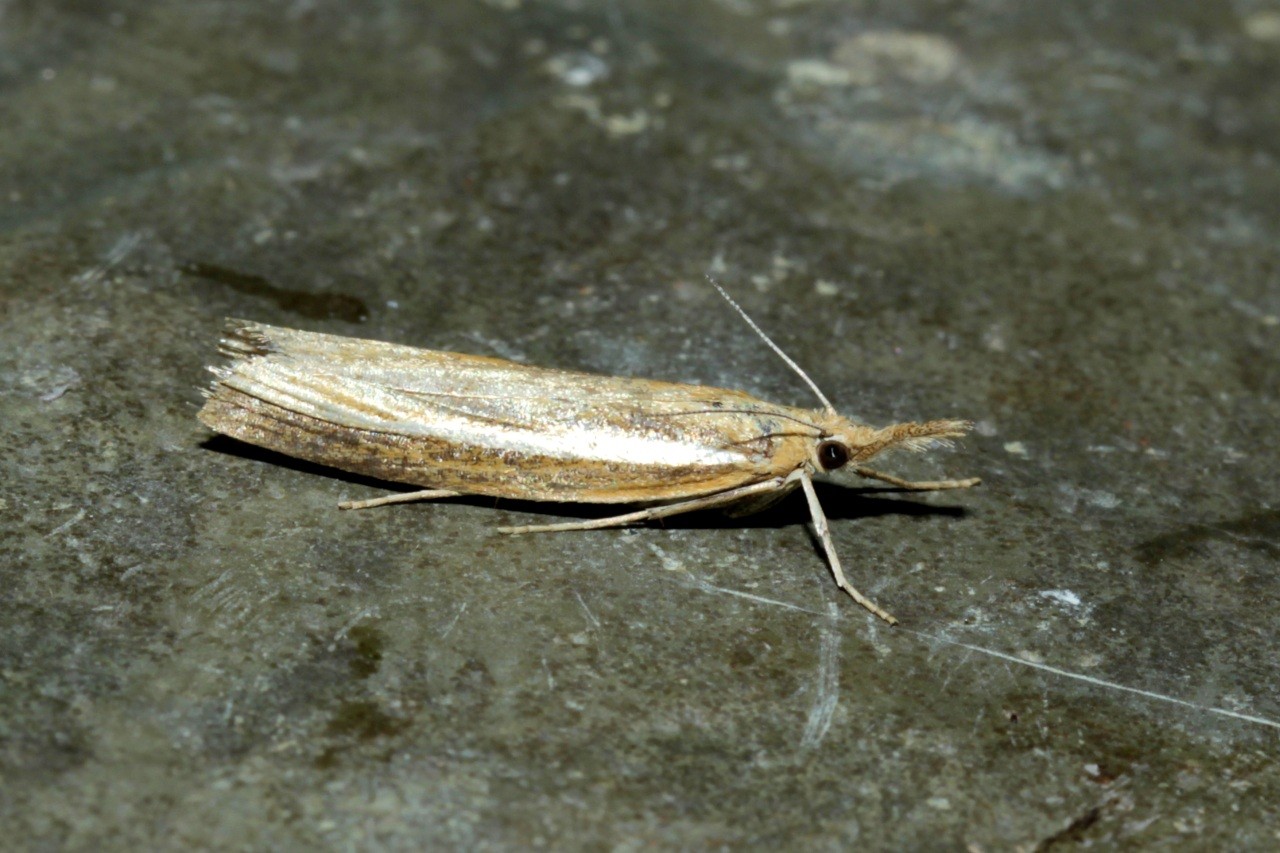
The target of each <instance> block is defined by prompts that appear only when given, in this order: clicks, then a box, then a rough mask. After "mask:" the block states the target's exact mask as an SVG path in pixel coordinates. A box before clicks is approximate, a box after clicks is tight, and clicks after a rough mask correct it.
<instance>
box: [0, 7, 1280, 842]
mask: <svg viewBox="0 0 1280 853" xmlns="http://www.w3.org/2000/svg"><path fill="white" fill-rule="evenodd" d="M355 8H356V7H355V6H352V5H351V4H345V3H337V2H331V0H293V2H279V3H258V2H247V0H237V1H236V2H211V3H200V4H193V3H184V2H177V0H155V1H154V2H147V0H135V2H116V3H110V2H107V3H85V2H70V0H67V1H66V2H52V3H46V2H9V3H2V4H0V122H2V126H3V128H4V130H3V132H2V133H0V204H2V205H3V207H0V210H2V211H3V213H2V214H0V294H2V297H0V311H2V312H3V316H2V318H0V323H2V327H3V333H2V335H0V435H3V441H2V442H0V464H2V468H0V471H2V476H3V479H4V483H5V487H4V490H3V493H0V553H2V554H3V560H2V561H0V566H2V571H3V585H4V591H3V594H2V595H0V777H2V779H3V781H2V782H0V785H2V787H0V830H2V831H3V837H4V838H5V839H6V840H7V843H10V844H14V845H15V846H18V847H21V848H27V849H120V850H123V849H142V848H151V849H157V848H170V849H172V848H178V847H203V848H213V847H218V848H222V849H265V848H279V849H304V848H305V849H309V848H314V847H322V848H328V849H390V850H395V849H402V850H413V849H421V848H423V847H424V846H434V847H445V848H454V849H515V848H521V847H526V846H549V847H555V848H559V849H610V850H630V849H638V848H645V847H661V848H696V849H709V848H716V849H718V848H722V847H723V848H731V849H744V848H759V849H772V848H775V847H778V846H788V847H793V848H796V849H814V850H824V849H826V850H835V849H849V848H850V847H853V846H858V847H860V848H862V849H917V850H956V849H969V850H1028V851H1030V850H1045V849H1050V848H1053V849H1069V848H1071V847H1073V846H1083V845H1089V844H1092V845H1104V844H1106V845H1109V844H1116V843H1119V844H1124V845H1128V846H1132V847H1156V846H1162V847H1165V848H1171V847H1172V848H1180V849H1234V850H1243V849H1273V848H1274V847H1275V846H1277V845H1280V836H1278V835H1277V829H1276V827H1277V826H1280V815H1278V814H1277V811H1280V806H1278V805H1277V804H1280V771H1278V770H1277V767H1276V755H1277V744H1278V742H1280V726H1278V725H1277V723H1276V722H1274V721H1276V720H1280V677H1278V676H1280V664H1278V663H1277V661H1280V637H1278V630H1277V628H1278V625H1280V622H1278V617H1280V572H1278V570H1277V559H1276V558H1277V554H1278V553H1280V503H1278V495H1277V488H1276V484H1277V481H1278V476H1277V475H1278V473H1280V458H1278V455H1277V451H1276V426H1275V425H1276V423H1277V418H1278V416H1280V405H1278V401H1277V389H1278V388H1280V370H1278V369H1277V366H1278V363H1280V362H1278V360H1277V336H1280V249H1278V248H1277V247H1278V246H1280V214H1278V213H1277V211H1280V171H1278V169H1277V162H1278V160H1280V7H1277V6H1276V5H1275V4H1274V3H1272V4H1267V3H1262V2H1250V0H1236V2H1225V0H1181V2H1161V3H1118V2H1110V3H1105V2H1081V3H1055V2H1038V3H1021V2H1016V3H1015V2H1008V0H1005V2H999V0H996V2H988V3H983V4H960V3H936V2H924V0H911V2H903V3H894V4H887V3H869V2H833V1H832V2H824V0H810V1H809V2H806V0H720V2H704V3H676V2H659V0H647V2H628V3H623V2H585V0H583V2H569V0H562V1H561V2H529V1H528V0H526V2H520V1H519V0H489V2H479V0H476V2H461V1H460V2H451V3H444V2H435V3H427V2H422V3H409V2H400V3H396V2H382V3H377V4H372V5H370V6H365V7H361V9H362V11H360V12H356V11H354V9H355ZM367 9H372V10H373V11H367ZM704 271H713V272H715V273H717V274H718V275H719V276H720V277H721V278H722V279H723V280H724V282H725V283H726V284H727V285H728V286H729V287H730V288H731V289H732V290H733V291H734V292H735V293H736V294H738V295H739V297H740V298H741V301H742V302H743V303H744V305H745V306H746V307H747V309H748V310H750V311H751V312H753V314H754V315H755V317H756V319H757V320H758V321H759V322H760V323H761V325H763V326H764V327H765V328H766V329H768V330H770V331H772V332H773V333H774V335H775V337H776V338H777V339H778V340H779V342H780V343H781V344H782V345H783V346H785V347H786V348H787V349H788V350H789V351H790V353H791V354H792V355H793V356H794V357H795V358H796V359H797V360H798V361H799V362H800V363H801V364H803V365H805V366H807V368H808V369H809V371H810V372H811V373H812V375H813V377H814V378H815V380H816V381H817V382H818V383H819V384H820V385H821V386H822V387H823V388H824V389H825V390H826V392H827V394H828V395H829V396H831V397H832V398H833V399H834V400H836V401H837V402H838V404H840V405H841V406H842V407H844V408H845V409H846V411H847V413H849V414H852V415H856V416H859V417H861V418H864V419H866V420H867V421H869V422H872V423H877V424H879V423H883V422H888V421H890V420H895V419H909V418H921V417H922V418H928V417H952V416H957V417H969V418H972V419H973V420H975V421H976V422H977V423H978V434H977V435H975V437H974V438H973V439H972V440H970V441H967V442H965V443H964V444H963V445H962V446H961V447H959V448H958V449H957V450H955V451H951V452H945V453H935V454H933V455H931V456H929V457H924V458H910V459H899V460H897V461H896V463H894V464H892V465H886V466H885V467H886V468H891V469H892V470H895V471H898V472H900V473H904V474H906V475H909V476H917V477H932V476H938V475H944V474H945V475H951V476H966V475H981V476H982V477H984V478H985V479H986V482H985V484H984V485H983V486H982V487H981V488H980V489H977V490H974V491H972V492H969V493H955V494H938V495H932V496H923V497H921V496H909V495H903V494H899V493H891V492H889V493H886V492H884V491H879V490H875V489H866V488H864V487H862V486H858V484H846V485H840V484H835V485H829V486H827V487H825V488H824V489H823V491H822V498H823V500H824V502H825V504H826V506H827V511H828V513H829V514H830V515H831V517H832V519H833V528H834V536H835V539H836V542H837V545H838V547H839V548H840V549H841V550H842V552H843V555H844V558H845V562H846V564H847V565H848V568H849V572H850V575H851V577H852V579H853V580H854V582H855V583H856V584H858V585H859V586H861V587H862V588H863V589H864V590H865V591H866V592H868V593H871V594H873V595H874V597H875V598H876V599H877V600H878V601H879V602H880V603H882V604H883V605H884V606H886V607H887V608H889V609H890V610H891V611H893V612H894V613H896V614H897V615H898V616H899V617H901V618H902V620H903V623H904V624H903V626H902V628H900V629H887V628H885V627H884V626H882V625H880V624H877V623H876V622H875V620H873V619H872V618H871V617H869V616H868V615H867V614H866V613H864V612H862V611H860V610H859V609H858V608H856V607H854V606H852V604H851V603H850V602H848V601H846V600H844V599H843V598H842V597H841V595H840V594H839V593H838V591H837V590H836V589H835V587H834V586H833V584H832V583H831V582H830V579H829V577H828V575H827V573H826V568H825V565H824V563H823V561H822V559H821V556H820V555H819V553H818V552H817V551H816V550H815V544H814V540H813V539H812V537H811V535H810V534H809V533H808V532H807V530H806V527H805V520H806V519H805V512H804V509H803V505H802V503H801V502H799V501H790V502H788V503H786V504H785V505H783V506H781V507H778V508H777V509H775V510H774V511H772V512H770V513H767V514H765V515H763V516H759V517H755V518H750V519H745V520H726V519H724V518H722V517H720V516H716V515H709V516H699V517H690V518H687V519H682V520H679V521H674V522H673V523H671V524H669V525H667V528H666V529H662V528H646V529H641V530H636V531H601V532H592V533H583V534H566V535H559V536H547V537H543V538H523V539H507V538H503V537H500V536H499V535H497V534H495V533H494V532H493V528H494V527H495V526H497V525H499V524H504V523H513V522H515V523H528V522H531V521H535V520H537V519H539V518H543V519H556V518H560V517H562V516H561V515H560V514H559V510H557V508H555V507H539V506H536V505H508V504H501V505H498V506H496V507H495V506H494V505H493V503H492V502H487V501H478V500H473V501H461V502H455V503H451V504H446V503H441V504H435V505H431V504H418V505H406V506H399V507H387V508H383V509H380V510H370V511H368V512H365V513H358V514H357V513H351V514H346V513H339V512H337V511H336V509H335V504H336V503H337V502H338V501H339V500H341V499H344V498H353V497H368V496H372V495H376V494H379V493H381V490H382V489H383V488H385V487H384V486H383V485H381V484H371V483H367V482H362V481H359V480H357V479H353V478H349V477H345V476H341V475H335V474H334V473H333V472H330V471H326V470H323V469H319V468H314V467H311V466H306V465H302V464H298V463H293V462H290V461H289V460H285V459H281V458H279V457H273V456H271V455H269V454H265V453H261V452H258V451H255V450H253V449H251V448H246V447H243V446H239V445H236V444H235V443H234V442H230V441H227V440H216V439H215V440H211V437H210V436H209V434H208V433H207V432H205V431H204V430H203V429H202V428H201V427H200V425H199V424H198V423H197V422H196V419H195V411H196V408H197V405H198V401H199V395H198V391H197V389H198V387H199V386H201V385H203V384H204V383H205V381H206V374H205V372H204V365H206V364H207V363H209V362H211V361H213V360H214V342H215V339H216V337H217V334H218V330H219V327H220V324H221V318H222V317H223V316H225V315H234V316H243V317H250V318H254V319H258V320H262V321H266V322H271V323H278V324H284V325H291V326H298V327H304V328H308V329H315V330H323V331H330V332H337V333H343V334H353V335H359V336H364V337H373V338H380V339H384V340H392V341H398V342H402V343H408V344H415V345H419V346H428V347H434V348H441V349H457V350H465V351H469V352H477V353H483V354H497V355H501V356H506V357H515V358H519V359H524V360H528V361H530V362H534V363H538V364H545V365H553V366H565V367H573V368H582V369H588V370H596V371H604V372H609V373H616V374H629V375H641V376H650V377H655V378H665V379H673V380H683V381H696V382H702V383H708V384H718V385H727V386H732V387H739V388H743V389H745V390H748V391H751V392H753V393H756V394H758V395H761V396H764V397H766V398H768V399H775V400H777V401H779V402H786V403H794V404H808V403H810V402H812V401H811V399H810V395H809V394H808V393H807V390H806V389H805V388H804V387H803V385H802V384H801V383H800V382H799V380H798V379H796V378H795V377H794V376H792V375H790V374H789V372H788V371H787V369H786V368H785V366H783V365H782V364H781V363H780V362H779V361H778V360H777V359H776V358H775V357H774V356H773V355H772V354H771V353H770V352H769V351H768V350H767V349H766V348H765V347H764V346H762V345H761V343H760V342H759V341H758V340H757V339H756V338H755V337H754V336H753V335H752V334H751V333H750V331H749V330H748V329H746V328H745V326H744V325H743V324H742V323H741V322H740V321H739V320H738V319H737V318H735V317H734V316H733V315H732V313H731V312H730V311H729V310H728V309H727V308H726V306H725V305H724V304H723V303H722V302H720V301H719V300H718V298H717V297H716V295H715V294H714V293H713V292H711V291H710V289H709V288H707V287H706V286H705V285H704V284H703V283H702V282H701V276H702V274H703V273H704ZM566 511H567V512H569V513H570V514H575V513H576V514H578V515H583V514H589V513H590V512H591V510H590V509H586V508H584V509H573V508H568V509H567V510H566ZM960 644H963V645H960ZM978 649H985V650H989V651H990V652H991V653H986V652H983V651H979V650H978ZM994 653H999V654H1003V655H1008V656H1009V657H1008V658H999V657H995V656H993V655H994ZM1020 661H1026V662H1029V663H1038V664H1042V665H1044V666H1049V667H1056V668H1059V669H1061V670H1066V671H1069V672H1071V673H1074V674H1076V675H1077V676H1078V677H1075V678H1073V677H1069V676H1066V675H1061V674H1055V673H1054V672H1051V671H1048V670H1044V669H1035V668H1033V667H1032V666H1030V665H1029V664H1028V663H1021V662H1020ZM1081 679H1087V680H1081ZM1108 683H1110V684H1114V685H1122V686H1125V687H1129V688H1133V689H1136V690H1141V691H1147V692H1149V693H1150V694H1158V696H1155V695H1152V696H1144V695H1139V694H1135V693H1132V692H1124V691H1123V690H1121V689H1119V688H1117V687H1111V686H1107V685H1108ZM1159 697H1172V698H1174V699H1179V700H1183V701H1184V702H1186V703H1190V704H1189V705H1188V704H1184V705H1179V704H1175V703H1171V702H1169V701H1166V700H1164V699H1161V698H1159ZM1211 709H1218V710H1216V711H1215V710H1211ZM1222 712H1228V713H1234V714H1237V715H1242V716H1237V717H1231V716H1228V714H1226V713H1222ZM1243 717H1252V718H1258V719H1253V720H1250V719H1245V718H1243ZM6 846H7V845H6Z"/></svg>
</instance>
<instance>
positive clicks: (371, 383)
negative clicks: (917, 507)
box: [200, 306, 976, 621]
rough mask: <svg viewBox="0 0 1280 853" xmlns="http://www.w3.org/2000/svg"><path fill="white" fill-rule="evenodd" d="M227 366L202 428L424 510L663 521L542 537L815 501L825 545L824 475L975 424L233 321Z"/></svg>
mask: <svg viewBox="0 0 1280 853" xmlns="http://www.w3.org/2000/svg"><path fill="white" fill-rule="evenodd" d="M735 307H736V306H735ZM762 334H763V333H762ZM766 340H767V338H766ZM222 351H223V353H224V354H225V355H227V356H230V357H231V358H232V363H231V364H230V365H228V366H220V367H214V368H211V370H213V372H214V373H215V375H216V376H217V379H216V380H215V381H214V383H213V386H212V388H211V389H210V390H209V391H208V392H206V393H207V397H208V399H207V400H206V402H205V404H204V408H202V409H201V410H200V420H201V421H203V422H204V423H205V424H206V425H208V426H209V427H210V428H212V429H214V430H216V431H217V432H220V433H224V434H226V435H229V436H232V437H234V438H237V439H240V440H242V441H246V442H248V443H250V444H255V445H258V446H260V447H265V448H268V449H271V450H276V451H279V452H281V453H286V454H288V455H290V456H295V457H298V458H301V459H307V460H310V461H313V462H318V463H322V464H325V465H330V466H333V467H335V468H340V469H342V470H345V471H350V472H353V473H357V474H364V475H368V476H372V477H378V478H381V479H385V480H392V481H396V482H403V483H412V484H414V485H418V486H426V487H429V488H430V489H431V490H433V491H430V492H422V493H415V495H418V496H421V497H444V496H449V495H453V494H470V495H491V496H494V497H501V498H516V499H523V500H536V501H572V502H581V503H608V504H614V503H633V504H644V505H654V504H659V505H661V504H666V505H667V507H668V508H667V509H656V510H652V509H651V510H645V511H641V512H639V513H632V514H629V515H625V516H619V517H617V518H615V519H606V520H603V521H604V522H606V523H601V522H600V521H594V522H584V523H580V524H575V523H570V524H567V525H552V526H550V527H548V528H545V529H573V528H581V527H599V526H606V525H607V524H611V523H615V522H616V523H628V522H630V521H635V520H640V519H641V518H653V517H661V516H662V515H671V514H675V512H682V511H687V510H692V509H699V508H702V507H704V506H723V505H727V504H729V503H743V502H750V503H756V502H760V501H761V499H762V498H763V499H764V501H765V502H768V498H769V497H770V496H774V497H776V496H779V495H781V494H784V493H786V492H789V491H791V490H792V489H794V488H796V487H797V486H803V487H804V488H805V491H806V494H807V495H808V497H809V499H810V506H811V508H813V509H814V512H815V513H817V514H816V515H815V518H814V520H815V523H818V525H819V533H820V534H821V535H823V537H824V544H826V542H827V541H828V539H829V537H827V535H826V530H825V519H822V520H821V522H819V516H820V515H821V509H820V507H817V502H816V500H817V499H816V496H814V494H813V490H812V485H811V484H810V478H811V477H812V475H813V474H815V473H818V472H822V471H827V470H833V469H835V468H839V467H841V466H843V465H844V464H846V463H847V462H851V461H852V462H855V463H856V462H861V461H863V460H865V459H869V458H870V457H871V456H872V455H874V454H876V453H878V452H880V451H882V450H884V449H886V448H889V447H892V446H895V445H896V446H905V447H908V448H912V449H920V448H921V447H924V446H927V444H928V443H929V442H930V441H933V440H937V439H940V438H945V437H947V436H954V435H958V434H960V432H962V431H963V429H964V428H965V427H966V426H967V425H966V424H964V423H962V422H959V421H934V422H931V423H926V424H897V425H895V426H892V427H887V428H885V429H874V428H872V427H868V426H863V425H861V424H857V423H854V422H852V421H850V420H848V419H846V418H844V417H841V416H840V415H838V414H836V413H835V412H834V411H833V410H829V409H827V410H809V409H801V408H792V407H789V406H780V405H776V404H773V403H768V402H765V401H763V400H759V399H756V398H755V397H752V396H751V395H749V394H745V393H743V392H741V391H731V390H726V389H722V388H711V387H706V386H700V385H683V384H677V383H671V382H659V381H654V380H647V379H631V378H623V377H614V376H600V375H595V374H589V373H577V372H572V371H564V370H551V369H546V368H539V367H532V366H529V365H525V364H519V363H515V362H511V361H505V360H502V359H496V358H487V357H483V356H475V355H463V354H459V353H449V352H435V351H431V350H423V349H417V348H414V347H407V346H399V345H396V344H389V343H383V342H379V341H369V340H361V339H356V338H347V337H340V336H337V335H326V334H319V333H315V332H305V331H299V330H295V329H287V328H282V327H278V326H268V325H264V324H260V323H253V322H248V321H242V320H231V321H228V324H227V334H226V336H225V337H224V338H223V341H222ZM855 470H856V471H857V472H858V473H860V474H863V475H864V476H871V477H876V478H878V479H884V480H888V481H889V482H893V483H895V484H898V485H903V486H907V487H912V486H915V487H924V488H954V487H957V486H960V485H972V484H973V483H974V482H976V480H975V481H943V482H941V483H925V484H908V483H904V482H903V481H899V480H897V479H896V478H893V477H889V476H888V475H881V474H877V473H876V472H871V471H867V470H866V469H860V468H856V467H855ZM395 500H396V498H395V497H393V498H384V499H378V500H374V501H367V502H363V505H374V504H377V503H390V502H394V501H395ZM528 530H532V528H519V529H516V530H515V531H514V532H526V531H528ZM828 551H829V554H830V556H831V559H832V561H833V570H834V571H835V572H836V574H837V581H838V582H842V583H841V585H842V587H845V588H846V590H847V591H849V593H850V595H853V596H854V597H855V598H856V599H857V600H859V602H860V603H863V604H864V605H866V606H868V607H869V608H870V609H872V610H873V611H874V612H877V613H878V614H879V615H881V616H882V617H883V618H886V619H889V620H890V621H893V620H892V617H890V616H889V615H888V614H886V613H884V612H883V611H880V610H879V609H878V608H876V607H875V606H874V605H872V604H871V603H870V602H867V601H866V600H865V599H863V598H862V597H861V595H860V594H857V592H856V590H853V589H852V587H849V586H848V585H847V582H843V575H842V573H841V572H840V570H839V563H838V561H836V558H835V553H834V548H833V547H831V548H828Z"/></svg>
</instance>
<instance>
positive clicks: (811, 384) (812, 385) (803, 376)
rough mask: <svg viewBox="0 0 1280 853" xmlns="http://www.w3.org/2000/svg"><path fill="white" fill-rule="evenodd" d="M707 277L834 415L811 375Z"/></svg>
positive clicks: (832, 409) (726, 300)
mask: <svg viewBox="0 0 1280 853" xmlns="http://www.w3.org/2000/svg"><path fill="white" fill-rule="evenodd" d="M705 275H706V276H707V281H709V282H710V283H711V286H712V287H714V288H715V289H716V290H718V291H720V295H721V296H723V297H724V300H725V302H728V303H729V304H730V305H732V306H733V310H734V311H737V312H738V315H739V316H741V317H742V319H744V320H746V321H747V325H748V326H750V327H751V329H752V331H754V332H755V333H756V334H757V335H759V336H760V338H761V339H762V340H763V341H764V342H765V343H766V344H768V345H769V349H771V350H773V351H774V352H776V353H777V354H778V356H779V357H780V358H781V359H782V360H783V361H785V362H786V363H787V366H788V367H790V368H791V369H792V370H794V371H795V372H796V373H797V374H799V376H800V378H801V379H803V380H804V381H805V384H806V385H808V386H809V387H810V388H812V389H813V393H814V394H817V395H818V399H819V400H820V401H822V405H823V406H824V407H825V408H826V410H827V411H828V412H831V413H833V414H834V413H835V411H836V407H835V406H833V405H831V401H830V400H828V399H827V397H826V395H825V394H823V393H822V391H821V390H820V389H819V388H818V386H817V383H815V382H814V381H813V380H812V379H810V378H809V374H807V373H805V372H804V371H803V370H801V369H800V365H798V364H796V363H795V361H793V360H792V358H791V356H789V355H787V354H786V353H785V352H783V351H782V347H780V346H778V345H777V344H775V343H774V342H773V339H772V338H770V337H769V336H768V335H766V334H765V333H764V330H763V329H761V328H760V327H759V326H757V325H756V321H755V320H752V319H751V317H750V316H749V315H748V314H747V312H746V311H744V310H742V306H741V305H739V304H738V303H737V302H734V301H733V297H732V296H730V295H729V294H728V292H727V291H725V289H724V288H723V287H721V286H720V285H719V284H718V283H717V282H716V280H715V279H714V278H712V277H711V274H710V273H706V274H705Z"/></svg>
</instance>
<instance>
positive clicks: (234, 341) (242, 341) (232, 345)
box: [218, 317, 279, 359]
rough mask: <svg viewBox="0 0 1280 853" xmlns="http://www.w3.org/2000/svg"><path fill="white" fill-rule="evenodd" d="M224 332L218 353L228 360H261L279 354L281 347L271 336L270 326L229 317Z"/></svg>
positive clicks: (219, 342)
mask: <svg viewBox="0 0 1280 853" xmlns="http://www.w3.org/2000/svg"><path fill="white" fill-rule="evenodd" d="M222 330H223V331H222V338H221V340H219V341H218V352H220V353H221V354H222V355H225V356H227V357H228V358H235V359H245V358H260V357H262V356H265V355H270V354H271V353H273V352H279V347H278V346H277V345H276V342H275V340H274V338H273V337H272V336H271V327H270V326H266V325H263V324H262V323H255V322H254V321H253V320H242V319H240V318H238V317H228V318H227V319H226V321H225V322H224V324H223V327H222Z"/></svg>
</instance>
